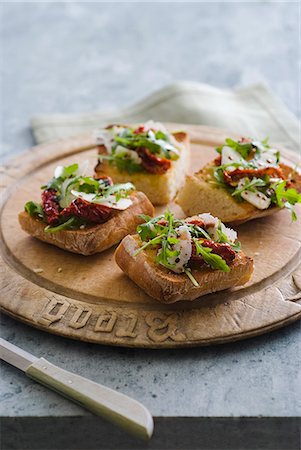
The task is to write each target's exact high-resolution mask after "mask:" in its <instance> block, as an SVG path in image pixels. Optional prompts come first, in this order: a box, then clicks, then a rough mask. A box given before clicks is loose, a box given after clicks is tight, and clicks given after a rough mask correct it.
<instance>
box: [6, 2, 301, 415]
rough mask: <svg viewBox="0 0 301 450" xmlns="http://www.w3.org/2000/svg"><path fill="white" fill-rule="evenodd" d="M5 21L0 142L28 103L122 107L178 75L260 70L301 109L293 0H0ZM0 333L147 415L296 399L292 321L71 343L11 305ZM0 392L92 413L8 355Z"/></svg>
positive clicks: (230, 411)
mask: <svg viewBox="0 0 301 450" xmlns="http://www.w3.org/2000/svg"><path fill="white" fill-rule="evenodd" d="M1 27H2V30H3V39H2V43H3V53H4V57H3V62H4V65H3V92H2V95H3V102H2V107H1V109H2V116H3V120H2V139H1V141H2V142H1V145H2V151H3V153H4V154H16V153H17V152H20V151H22V150H24V149H25V148H27V147H30V146H31V145H32V144H33V141H32V137H31V133H30V130H29V126H28V123H29V119H30V117H31V116H32V115H34V114H37V113H51V112H83V111H92V110H104V109H107V108H111V107H115V106H123V105H127V104H129V103H132V102H133V101H136V100H138V99H140V98H142V97H143V96H144V95H145V94H146V93H149V92H151V91H152V90H154V89H157V88H160V87H162V86H163V85H164V84H166V83H169V82H172V81H175V80H177V79H186V80H193V81H201V82H206V83H211V84H214V85H217V86H221V87H233V86H235V85H245V84H247V83H250V82H256V81H261V80H265V81H267V82H268V84H269V85H270V86H271V88H272V89H273V90H274V91H275V93H276V94H278V95H279V96H280V97H281V98H282V100H283V101H284V102H285V103H286V104H287V105H288V106H289V108H290V109H291V110H292V111H293V112H295V113H296V114H297V115H300V105H298V4H297V3H271V2H262V3H239V4H238V3H225V4H223V3H212V4H210V3H191V4H182V3H180V4H176V3H164V4H163V3H162V4H158V3H152V4H138V3H118V4H116V3H115V4H104V3H83V2H81V3H78V2H71V3H53V4H50V3H43V4H37V3H11V4H9V3H5V4H3V5H2V24H1ZM21 164H22V161H20V165H21ZM1 331H2V335H3V337H4V338H6V339H8V340H9V341H11V342H13V343H15V344H16V345H19V346H21V347H23V348H24V349H25V350H27V351H30V352H32V353H34V354H35V355H36V356H44V357H45V358H47V359H49V360H50V361H52V362H53V363H56V364H58V365H60V366H63V367H65V368H66V369H69V370H72V371H75V372H76V373H79V374H81V375H83V376H86V377H89V378H91V379H92V380H95V381H97V382H100V383H103V384H105V385H107V386H110V387H112V388H114V389H118V390H120V391H122V392H124V393H126V394H129V395H131V396H133V397H134V398H136V399H138V400H140V401H142V402H143V403H144V404H145V405H146V406H147V407H149V409H150V410H151V412H152V414H154V415H155V416H195V417H197V416H212V417H213V416H215V417H231V416H267V417H272V416H287V417H291V416H296V415H299V414H300V411H301V405H300V403H298V399H300V385H301V383H300V378H299V383H298V373H300V364H299V359H300V340H299V338H300V327H299V325H298V324H294V325H292V326H290V327H287V328H285V329H282V330H279V331H277V332H274V333H272V334H268V335H265V336H262V337H258V338H255V339H252V340H249V341H244V342H240V343H235V344H228V345H225V346H218V347H211V348H197V349H189V350H166V351H149V350H130V349H120V348H109V347H104V346H96V345H92V344H91V345H90V344H85V343H80V342H75V341H71V340H67V339H64V338H60V337H56V336H52V335H50V334H46V333H44V332H40V331H38V330H34V329H32V328H30V327H28V326H26V325H23V324H20V323H17V322H15V321H14V320H12V319H10V318H8V317H3V319H2V327H1ZM299 376H300V375H299ZM1 400H2V402H1V414H2V415H5V416H74V415H88V414H89V413H87V412H85V411H84V410H83V409H81V408H80V407H78V406H76V405H73V404H72V403H71V402H69V401H67V400H65V399H63V398H62V397H60V396H58V395H57V394H55V393H53V392H50V391H48V390H47V389H45V388H44V387H42V386H40V385H38V384H36V383H34V382H33V381H31V380H29V379H26V377H24V375H23V374H22V373H21V372H19V371H18V370H16V369H14V368H12V367H10V366H8V365H6V364H3V366H2V388H1Z"/></svg>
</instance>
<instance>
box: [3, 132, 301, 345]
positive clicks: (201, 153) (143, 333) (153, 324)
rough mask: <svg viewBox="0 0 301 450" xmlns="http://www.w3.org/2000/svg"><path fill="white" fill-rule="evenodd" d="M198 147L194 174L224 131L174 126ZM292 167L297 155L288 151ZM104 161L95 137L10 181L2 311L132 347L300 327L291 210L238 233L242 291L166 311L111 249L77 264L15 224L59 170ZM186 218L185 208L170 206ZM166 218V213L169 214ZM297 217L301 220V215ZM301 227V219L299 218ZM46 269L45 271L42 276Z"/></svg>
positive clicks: (62, 148)
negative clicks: (245, 258)
mask: <svg viewBox="0 0 301 450" xmlns="http://www.w3.org/2000/svg"><path fill="white" fill-rule="evenodd" d="M169 127H170V128H173V129H179V128H181V129H185V130H187V131H188V132H189V133H190V137H191V141H192V145H191V147H192V168H193V171H195V170H197V169H198V168H200V167H201V166H202V165H203V164H205V163H206V162H208V161H209V160H211V159H212V158H213V156H214V148H215V147H216V146H217V145H220V144H221V143H222V142H223V141H224V139H225V137H226V134H225V132H224V131H221V130H217V129H212V128H208V127H201V126H187V125H178V124H169ZM284 154H285V157H286V158H287V159H288V160H290V161H291V162H292V163H294V159H295V160H296V156H295V155H293V154H290V153H289V152H284ZM87 158H88V159H89V160H90V162H91V173H92V168H93V165H94V163H95V161H96V150H95V149H94V148H93V139H92V137H91V134H89V135H88V134H87V135H82V136H78V137H74V138H70V139H67V140H62V141H57V142H56V143H51V144H46V145H45V144H44V145H41V146H37V147H34V148H33V149H31V150H30V151H28V152H26V153H25V154H23V155H20V156H18V157H17V158H15V159H14V160H13V161H11V162H10V163H9V164H8V165H7V166H6V167H5V168H4V169H3V172H2V183H3V184H4V186H3V200H2V209H1V225H0V231H1V238H2V239H1V272H2V277H1V280H2V281H1V283H2V286H1V306H2V309H3V311H4V312H5V313H7V314H9V315H10V316H12V317H14V318H16V319H19V320H21V321H23V322H26V323H27V324H29V325H32V326H35V327H37V328H40V329H43V330H45V331H48V332H51V333H55V334H59V335H62V336H65V337H70V338H73V339H78V340H83V341H89V342H95V343H99V344H109V345H120V346H128V347H149V348H160V347H184V346H196V345H209V344H216V343H223V342H229V341H235V340H239V339H244V338H247V337H250V336H255V335H258V334H261V333H265V332H268V331H271V330H274V329H276V328H279V327H282V326H284V325H287V324H289V323H291V322H294V321H296V320H298V319H300V318H301V305H299V304H298V300H300V299H301V295H300V290H301V269H300V266H299V267H298V265H300V240H301V227H300V222H299V224H298V223H291V219H290V214H289V213H288V212H287V211H281V212H280V213H278V214H276V215H273V216H270V217H266V218H264V219H260V220H256V221H253V222H249V223H246V224H244V225H242V226H240V227H239V229H238V233H239V240H240V241H241V243H242V248H243V250H244V251H245V253H247V254H248V255H249V256H251V257H253V258H254V260H255V271H254V276H253V278H252V281H251V282H249V283H248V284H247V285H246V286H244V287H242V288H236V289H233V290H227V291H223V292H220V293H217V294H211V295H207V296H205V297H201V298H200V299H198V300H196V301H193V302H179V303H176V304H173V305H163V304H160V303H159V302H157V301H156V300H153V299H152V298H150V297H148V296H147V295H146V294H145V293H144V292H143V291H142V290H141V289H140V288H138V287H137V286H136V285H135V284H134V283H133V282H132V281H130V280H129V279H128V278H127V277H126V276H125V275H124V274H123V273H122V271H121V270H120V269H119V268H118V267H117V265H116V264H115V262H114V250H115V248H112V249H110V250H108V251H106V252H104V253H102V254H98V255H94V256H88V257H87V256H81V255H75V254H71V253H68V252H65V251H63V250H60V249H58V248H56V247H53V246H51V245H48V244H45V243H42V242H40V241H38V240H35V239H34V238H31V237H29V236H28V235H26V234H25V233H24V232H23V231H22V230H21V229H20V226H19V224H18V219H17V215H18V212H19V211H21V210H22V209H23V207H24V204H25V202H26V201H28V200H39V197H40V186H41V185H42V184H44V182H45V181H47V180H48V179H50V178H51V176H52V174H53V170H54V167H56V166H57V165H59V164H70V163H72V162H80V161H82V160H84V159H87ZM170 208H171V209H172V210H174V212H175V213H176V214H177V215H179V216H182V212H181V210H180V208H179V207H177V206H175V205H173V204H172V205H170ZM161 211H162V208H161V210H158V212H161ZM298 213H299V217H301V211H300V208H299V211H298ZM299 220H300V219H299ZM41 269H42V270H41Z"/></svg>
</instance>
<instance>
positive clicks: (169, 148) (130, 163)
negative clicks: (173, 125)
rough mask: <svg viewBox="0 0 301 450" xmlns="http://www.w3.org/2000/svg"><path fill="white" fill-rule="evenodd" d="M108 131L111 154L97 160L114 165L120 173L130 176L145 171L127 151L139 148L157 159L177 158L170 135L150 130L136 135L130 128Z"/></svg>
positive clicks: (175, 148) (100, 156)
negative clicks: (110, 139)
mask: <svg viewBox="0 0 301 450" xmlns="http://www.w3.org/2000/svg"><path fill="white" fill-rule="evenodd" d="M141 128H142V127H141ZM142 130H143V128H142ZM109 131H110V133H111V137H112V139H113V143H112V147H111V154H109V155H99V160H100V161H103V160H107V161H109V163H110V164H115V165H116V167H117V168H118V170H119V171H121V172H128V173H130V174H131V173H135V172H142V171H144V170H145V169H144V168H143V166H142V164H140V163H139V160H138V161H137V160H136V158H133V155H132V154H131V153H130V152H129V150H131V151H137V150H138V149H140V148H145V149H147V150H148V151H149V152H150V153H152V154H156V155H157V156H158V157H159V158H165V159H170V160H177V159H178V158H179V151H178V149H177V147H176V146H175V145H174V142H173V140H172V135H170V134H169V133H164V132H163V131H161V130H151V129H150V130H145V131H141V132H139V133H136V132H135V129H134V128H130V127H128V128H121V129H120V128H117V129H116V128H114V127H112V128H111V129H110V130H109ZM122 149H124V151H123V150H122Z"/></svg>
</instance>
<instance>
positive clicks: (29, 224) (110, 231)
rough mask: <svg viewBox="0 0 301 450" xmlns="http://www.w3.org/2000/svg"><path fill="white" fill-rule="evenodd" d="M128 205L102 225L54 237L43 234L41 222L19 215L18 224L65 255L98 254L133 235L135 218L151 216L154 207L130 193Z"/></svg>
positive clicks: (139, 220) (60, 232) (135, 224)
mask: <svg viewBox="0 0 301 450" xmlns="http://www.w3.org/2000/svg"><path fill="white" fill-rule="evenodd" d="M130 198H131V199H132V201H133V203H132V205H131V206H130V207H129V208H127V209H125V210H124V211H118V212H115V213H114V215H113V216H112V217H111V218H110V219H109V220H108V221H107V222H104V223H102V224H98V225H94V226H89V227H87V228H85V229H83V230H81V229H79V230H62V231H58V232H56V233H45V231H44V228H45V222H43V221H42V220H39V219H36V218H33V217H31V216H30V215H29V214H28V213H27V212H25V211H23V212H21V213H20V214H19V222H20V225H21V227H22V229H23V230H24V231H26V233H28V234H30V235H31V236H34V237H36V238H37V239H40V240H41V241H44V242H47V243H49V244H53V245H56V246H57V247H60V248H62V249H64V250H68V251H69V252H73V253H79V254H81V255H92V254H94V253H100V252H103V251H104V250H107V249H108V248H110V247H112V246H113V245H114V244H118V242H120V241H121V239H122V238H124V236H126V235H127V234H128V233H133V232H135V231H136V228H137V225H139V224H140V223H141V222H143V220H141V219H140V218H139V214H147V215H150V216H152V215H153V214H154V207H153V205H152V204H151V203H150V201H149V200H148V198H147V197H146V196H145V195H144V194H143V193H142V192H135V193H133V194H132V195H131V196H130Z"/></svg>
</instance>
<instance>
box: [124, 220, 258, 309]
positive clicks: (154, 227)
mask: <svg viewBox="0 0 301 450" xmlns="http://www.w3.org/2000/svg"><path fill="white" fill-rule="evenodd" d="M145 221H146V222H145V223H143V224H141V225H139V226H138V228H137V232H138V233H137V234H136V235H133V236H126V237H125V238H124V239H123V240H122V242H121V243H120V245H119V246H118V248H117V250H116V253H115V259H116V262H117V264H118V265H119V267H120V268H121V269H122V270H123V271H124V272H125V273H126V274H127V275H128V276H129V277H130V278H131V279H132V280H133V281H134V282H135V283H136V284H138V286H140V287H141V288H142V289H143V290H144V291H145V292H146V293H147V294H149V295H150V296H152V297H153V298H155V299H156V300H159V301H160V302H163V303H173V302H176V301H179V300H194V299H196V298H197V297H200V296H201V295H205V294H209V293H211V292H216V291H220V290H223V289H227V288H230V287H232V286H238V285H243V284H245V283H246V282H247V281H248V280H249V279H250V277H251V275H252V273H253V261H252V259H251V258H249V257H248V256H246V255H245V254H244V253H243V252H242V251H241V250H240V244H239V242H237V240H236V239H237V234H236V232H235V231H234V230H232V229H231V228H227V227H226V226H225V225H224V224H223V223H222V222H221V221H220V220H219V219H218V218H216V217H213V216H212V215H211V214H208V213H206V214H200V215H198V216H193V217H188V218H187V219H185V220H180V219H176V218H175V217H174V216H173V214H172V213H171V212H169V211H167V212H166V213H165V214H164V215H162V216H159V217H156V218H154V219H152V218H151V217H145Z"/></svg>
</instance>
